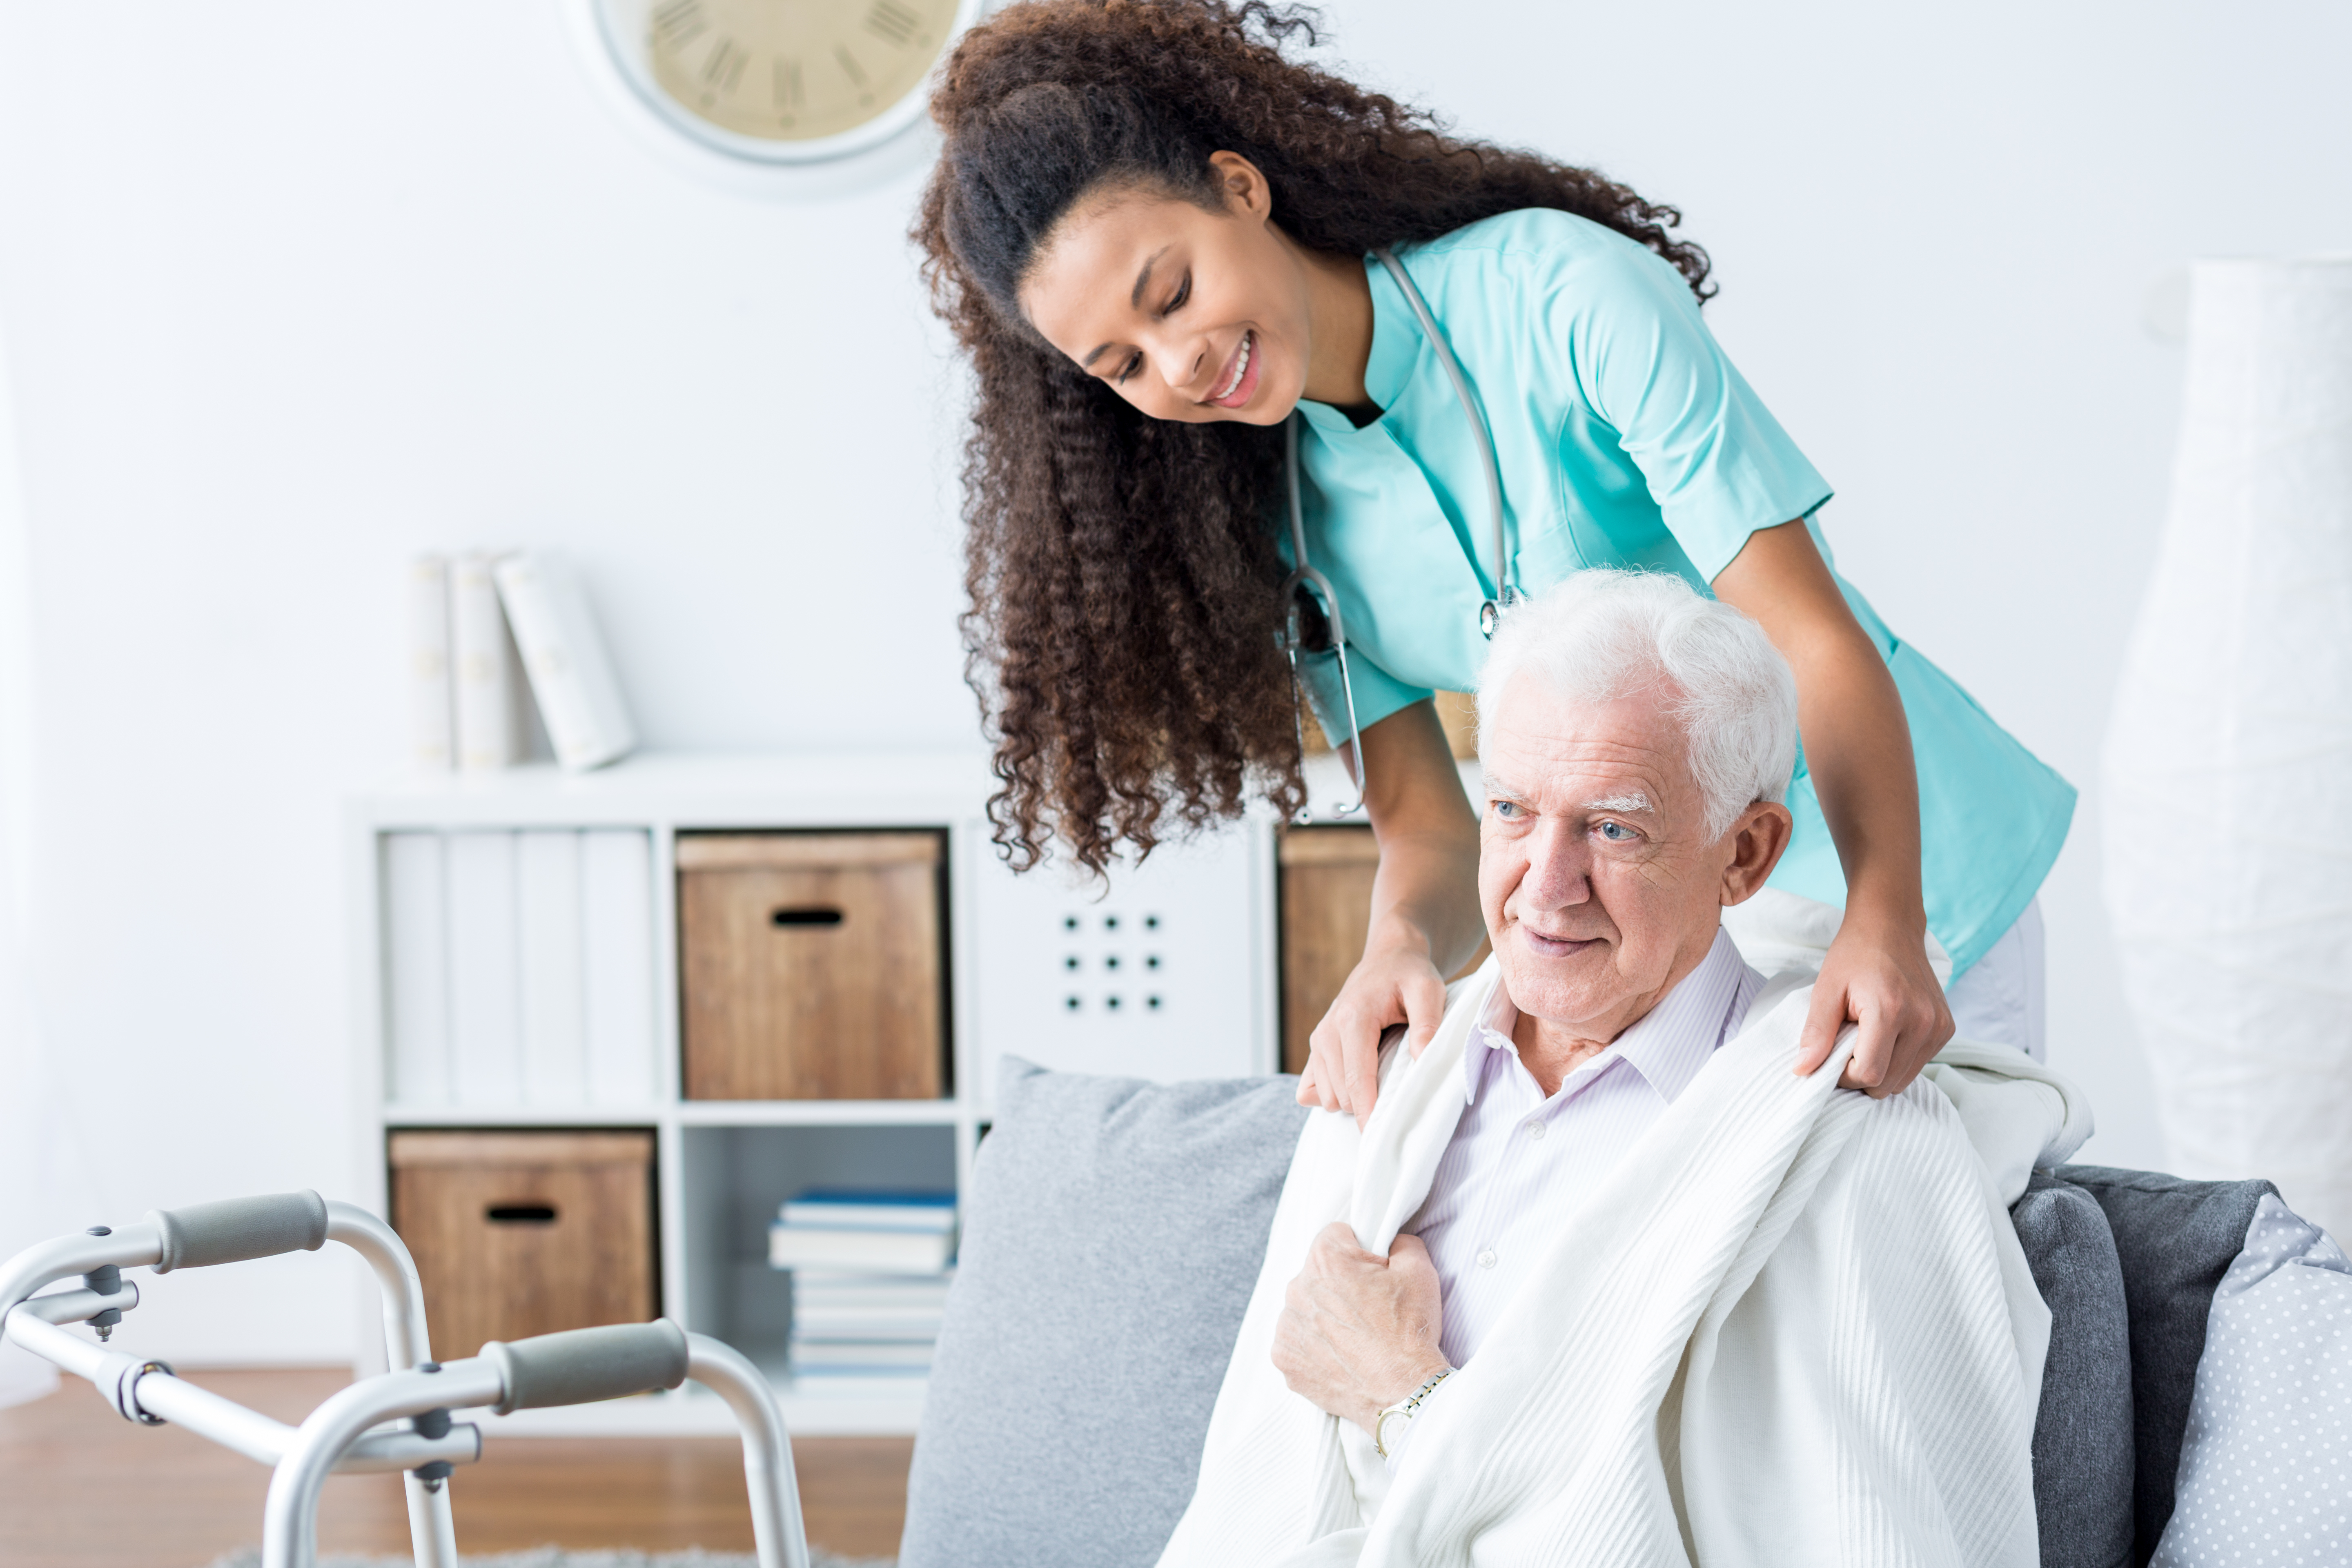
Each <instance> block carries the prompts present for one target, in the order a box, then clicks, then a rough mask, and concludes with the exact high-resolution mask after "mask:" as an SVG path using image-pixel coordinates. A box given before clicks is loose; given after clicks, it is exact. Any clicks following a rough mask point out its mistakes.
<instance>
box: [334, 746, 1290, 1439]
mask: <svg viewBox="0 0 2352 1568" xmlns="http://www.w3.org/2000/svg"><path fill="white" fill-rule="evenodd" d="M991 790H992V779H991V776H990V774H989V772H988V768H987V763H986V759H985V757H984V756H982V755H979V754H976V753H969V752H966V753H954V754H945V755H940V754H923V753H917V754H908V753H878V754H842V755H832V756H815V755H812V756H798V757H775V758H740V757H692V756H661V755H654V756H644V757H638V758H634V759H631V760H629V761H627V762H625V763H620V764H618V765H616V766H614V767H613V768H610V769H606V770H604V771H602V772H599V773H589V774H584V775H579V776H572V775H567V774H563V773H558V772H556V771H555V770H554V769H552V768H551V767H521V768H515V769H509V770H507V771H505V772H502V773H492V774H470V775H468V774H451V775H446V776H439V777H434V778H422V779H417V780H414V781H411V782H408V783H405V784H401V785H399V786H397V787H394V788H388V789H384V790H382V791H378V792H375V793H372V794H370V795H365V796H363V797H361V798H359V799H356V800H354V801H352V803H351V805H350V809H349V812H348V816H347V833H346V838H347V854H348V862H347V873H348V875H347V883H348V886H349V888H350V889H351V930H352V975H353V977H354V984H353V987H352V990H353V1020H352V1026H353V1035H354V1038H355V1041H356V1049H357V1051H358V1058H359V1063H360V1070H359V1072H358V1073H357V1074H356V1075H355V1078H356V1081H357V1082H358V1083H359V1085H360V1086H361V1088H360V1091H359V1092H360V1096H361V1105H360V1107H359V1114H358V1121H359V1127H358V1133H359V1136H360V1138H361V1140H362V1147H363V1148H366V1149H368V1150H369V1151H371V1153H370V1155H369V1157H368V1158H367V1159H366V1160H365V1161H364V1162H363V1164H364V1166H365V1168H366V1170H367V1171H368V1173H369V1181H370V1184H371V1191H370V1192H369V1193H368V1194H367V1196H368V1197H369V1198H370V1199H371V1200H372V1201H373V1205H374V1206H375V1207H376V1208H377V1209H378V1211H379V1212H382V1211H383V1208H384V1206H385V1204H386V1197H387V1194H386V1172H385V1165H384V1147H385V1143H384V1141H385V1138H386V1136H387V1134H388V1133H389V1132H390V1131H395V1130H399V1129H403V1128H489V1127H498V1128H534V1127H572V1128H580V1127H642V1128H650V1129H652V1130H653V1131H654V1133H655V1135H656V1194H657V1195H656V1218H657V1224H658V1226H659V1236H660V1258H659V1279H660V1299H661V1308H662V1310H663V1311H664V1312H665V1313H667V1315H669V1316H671V1317H673V1318H676V1319H677V1320H678V1321H682V1322H685V1323H686V1324H688V1326H690V1327H692V1328H695V1329H697V1330H699V1331H705V1332H711V1333H715V1334H718V1335H719V1336H720V1337H722V1338H726V1339H729V1340H730V1342H734V1343H736V1344H737V1345H738V1347H739V1348H740V1349H742V1350H743V1351H744V1352H746V1353H747V1354H750V1355H751V1356H752V1357H753V1358H754V1359H755V1360H759V1361H760V1362H761V1363H762V1364H763V1365H768V1366H771V1367H772V1368H773V1369H774V1372H773V1375H774V1376H775V1377H776V1379H777V1383H778V1389H779V1393H780V1394H781V1396H782V1402H783V1405H784V1412H785V1416H786V1419H787V1421H788V1422H789V1423H790V1424H791V1426H792V1428H793V1431H795V1432H796V1433H802V1434H810V1435H814V1434H821V1433H831V1434H855V1433H906V1432H911V1431H913V1430H914V1428H915V1425H916V1422H917V1419H918V1417H919V1415H920V1412H921V1391H920V1388H919V1386H918V1385H912V1384H909V1385H908V1386H904V1387H903V1388H901V1389H900V1391H899V1392H898V1393H897V1394H872V1395H866V1394H862V1393H861V1394H850V1393H830V1394H828V1393H825V1392H822V1391H821V1390H819V1389H818V1388H816V1387H814V1386H812V1387H809V1388H803V1387H801V1386H799V1385H798V1384H795V1382H794V1381H793V1379H791V1378H790V1377H789V1375H788V1374H787V1373H786V1371H785V1369H784V1366H783V1362H782V1353H783V1342H782V1334H783V1310H782V1300H783V1292H782V1276H778V1275H773V1274H772V1273H771V1272H769V1271H768V1270H767V1268H766V1264H765V1258H764V1226H765V1221H766V1218H767V1216H770V1215H772V1214H773V1213H774V1209H775V1206H776V1205H777V1204H778V1203H779V1202H781V1201H782V1199H784V1198H785V1197H788V1196H790V1195H791V1191H792V1190H793V1188H794V1187H795V1186H796V1185H799V1184H808V1183H809V1182H811V1181H812V1180H813V1179H823V1180H830V1181H832V1182H833V1183H835V1184H853V1183H856V1182H859V1181H861V1180H862V1181H866V1182H868V1183H871V1182H873V1181H874V1180H875V1175H874V1173H873V1170H872V1169H871V1167H875V1166H877V1163H878V1164H880V1165H887V1167H888V1168H889V1169H890V1170H891V1171H894V1172H903V1171H905V1170H907V1169H908V1168H909V1167H910V1166H912V1167H920V1168H926V1169H930V1170H935V1171H936V1172H937V1173H938V1177H939V1178H945V1177H947V1176H950V1175H951V1176H952V1179H953V1180H954V1182H955V1183H956V1184H957V1186H958V1188H959V1189H961V1188H962V1187H963V1186H964V1185H965V1184H966V1183H967V1182H968V1180H969V1177H970V1173H971V1158H972V1152H973V1151H974V1149H975V1148H976V1147H977V1146H978V1143H979V1141H980V1138H981V1135H982V1130H983V1128H984V1126H985V1123H986V1121H987V1119H988V1117H989V1115H990V1103H989V1101H990V1098H991V1096H990V1085H991V1081H992V1078H993V1076H994V1066H995V1063H996V1061H997V1059H998V1058H1001V1057H1002V1056H1004V1055H1006V1054H1013V1055H1019V1056H1023V1057H1025V1058H1030V1059H1032V1060H1034V1061H1038V1062H1040V1063H1042V1064H1043V1065H1045V1066H1049V1067H1055V1068H1068V1069H1076V1070H1083V1071H1092V1072H1108V1073H1125V1074H1131V1075H1134V1076H1140V1077H1150V1078H1155V1079H1184V1078H1206V1077H1227V1076H1234V1075H1236V1074H1244V1073H1251V1072H1270V1071H1273V1070H1274V1069H1275V1066H1276V1056H1277V1049H1278V1047H1277V1044H1276V1041H1277V1037H1278V1035H1277V1022H1276V960H1275V929H1274V927H1275V889H1276V883H1275V870H1274V852H1273V850H1274V847H1273V827H1272V824H1271V823H1270V822H1268V821H1265V820H1264V819H1262V818H1252V819H1251V820H1249V821H1247V822H1245V823H1244V824H1242V825H1240V826H1236V827H1235V828H1234V829H1233V830H1231V831H1230V832H1228V833H1226V834H1223V835H1221V836H1219V837H1216V838H1213V839H1211V840H1207V841H1203V842H1202V843H1200V844H1196V845H1190V846H1178V847H1170V848H1168V849H1166V850H1163V851H1161V852H1160V853H1157V854H1155V855H1154V856H1153V857H1152V858H1151V859H1150V862H1149V863H1148V864H1147V865H1146V866H1144V867H1142V868H1135V869H1129V870H1125V871H1123V872H1121V873H1120V874H1118V875H1115V876H1114V877H1113V879H1112V880H1111V882H1110V885H1109V887H1108V890H1105V889H1103V888H1101V887H1100V886H1095V887H1087V886H1085V885H1083V884H1076V885H1074V884H1073V883H1072V882H1070V881H1069V880H1068V879H1065V878H1064V877H1062V876H1060V875H1058V874H1057V873H1055V871H1053V870H1051V869H1047V870H1044V871H1039V872H1034V873H1031V874H1030V875H1028V876H1025V877H1019V878H1016V877H1014V876H1013V874H1012V873H1011V872H1009V871H1008V870H1006V869H1005V868H1004V867H1003V864H1002V863H1001V862H1000V861H999V860H998V859H997V858H996V854H995V850H994V847H993V846H992V844H991V843H990V842H989V837H988V829H987V825H986V823H985V820H984V818H983V815H982V813H983V808H984V803H985V801H986V799H987V797H988V795H989V794H990V793H991ZM903 828H918V829H930V830H936V831H940V832H942V833H944V834H945V835H946V838H947V846H948V849H947V862H946V866H947V875H946V881H947V904H946V925H947V944H948V966H949V967H948V976H949V978H948V984H949V1035H950V1050H951V1058H950V1070H951V1078H952V1084H953V1092H952V1094H951V1095H950V1097H948V1098H945V1099H940V1100H859V1101H845V1100H766V1101H736V1102H718V1101H709V1100H685V1099H683V1098H682V1097H681V1093H680V1081H679V1080H680V1074H679V1051H678V1016H679V1010H678V1002H677V996H678V991H677V976H678V954H677V906H676V894H677V877H676V871H675V850H676V844H677V836H678V835H679V834H681V833H692V832H698V831H731V832H757V831H763V830H775V831H789V830H796V829H797V830H808V829H818V830H822V829H903ZM614 829H625V830H631V831H635V832H642V833H643V834H645V835H646V845H647V847H648V850H649V853H650V857H651V872H652V876H651V884H650V895H649V896H650V905H651V908H650V912H649V931H650V942H651V954H650V963H651V969H650V973H651V986H650V990H651V1002H652V1017H651V1020H650V1024H649V1028H648V1029H647V1031H646V1036H645V1037H646V1040H647V1041H648V1042H649V1046H650V1049H651V1053H652V1060H651V1062H650V1064H648V1068H647V1071H646V1077H645V1081H646V1082H647V1083H649V1084H650V1085H651V1086H652V1093H651V1094H650V1095H649V1096H648V1097H646V1098H645V1099H643V1100H631V1101H624V1102H611V1101H590V1100H585V1099H583V1098H582V1097H581V1095H580V1093H579V1092H578V1090H577V1089H576V1088H575V1087H574V1085H572V1084H569V1083H568V1084H566V1085H565V1086H563V1090H562V1095H561V1096H559V1097H554V1098H551V1097H550V1096H549V1095H548V1094H547V1093H545V1092H542V1090H543V1089H545V1086H544V1085H540V1084H536V1083H534V1082H533V1081H532V1080H531V1079H530V1058H529V1056H528V1054H527V1053H526V1055H525V1058H524V1062H525V1065H524V1067H523V1068H522V1073H521V1080H520V1081H521V1089H522V1092H521V1093H520V1095H519V1096H517V1097H515V1098H514V1099H513V1100H511V1101H510V1102H509V1101H505V1100H500V1101H494V1102H482V1101H480V1100H475V1099H468V1098H467V1096H466V1094H465V1092H464V1089H463V1085H464V1083H465V1082H466V1080H467V1075H466V1074H465V1072H464V1071H463V1070H462V1068H463V1064H462V1063H460V1064H459V1067H460V1070H457V1071H455V1072H452V1073H451V1074H449V1075H448V1077H449V1079H450V1084H449V1087H448V1088H447V1089H446V1093H443V1094H437V1095H435V1096H431V1097H428V1098H425V1099H418V1098H415V1097H414V1096H409V1097H407V1098H404V1097H403V1096H404V1090H403V1089H402V1088H401V1087H400V1085H399V1083H398V1081H397V1078H396V1075H395V1074H394V1073H393V1071H392V1070H391V1063H392V1059H393V1056H394V1041H393V1039H392V1030H391V1027H390V1026H389V1009H390V1005H391V1001H392V993H393V985H392V984H391V983H390V981H389V980H388V978H387V972H388V968H389V967H390V965H391V963H392V962H393V949H394V938H395V936H396V933H395V932H394V931H392V930H390V922H389V921H387V918H386V910H387V896H386V863H387V855H388V848H387V847H388V845H389V844H391V843H392V842H393V841H394V836H398V835H407V834H421V835H434V834H443V835H464V834H483V833H503V832H513V833H530V832H532V831H545V830H581V831H593V830H614ZM501 940H503V939H501ZM522 944H523V939H520V938H519V939H516V942H515V944H514V945H515V946H517V947H518V948H520V946H521V945H522ZM489 945H491V946H493V947H495V946H496V945H497V944H496V943H495V942H493V943H490V944H489ZM1145 963H1148V964H1149V969H1148V970H1147V969H1145V968H1144V967H1143V965H1144V964H1145ZM1147 1003H1148V1005H1146V1004H1147ZM452 1048H453V1049H456V1048H457V1044H453V1047H452ZM492 1081H503V1080H492ZM370 1311H371V1314H372V1312H373V1308H372V1307H371V1309H370ZM439 1348H440V1349H442V1350H443V1351H445V1352H448V1353H452V1354H455V1353H461V1347H457V1346H442V1347H439ZM471 1349H472V1347H470V1346H468V1347H462V1352H470V1350H471ZM689 1388H690V1385H689ZM493 1424H494V1425H495V1426H499V1427H500V1428H502V1429H504V1430H507V1431H512V1432H522V1431H538V1432H550V1433H552V1432H562V1433H565V1434H575V1435H576V1434H589V1433H611V1434H623V1433H628V1434H652V1433H687V1432H713V1433H718V1432H726V1431H731V1430H732V1426H731V1422H730V1417H729V1415H727V1413H726V1411H725V1409H724V1407H723V1406H722V1405H719V1402H718V1401H717V1400H716V1399H715V1398H710V1397H708V1396H704V1395H700V1394H697V1393H693V1392H687V1393H682V1394H667V1395H660V1396H656V1397H652V1398H646V1399H635V1400H622V1401H618V1402H615V1403H613V1404H609V1405H590V1406H584V1407H580V1408H577V1409H571V1410H558V1411H537V1412H526V1413H522V1414H520V1415H514V1416H509V1417H506V1418H504V1419H503V1420H499V1421H494V1423H493Z"/></svg>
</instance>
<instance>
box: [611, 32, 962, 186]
mask: <svg viewBox="0 0 2352 1568" xmlns="http://www.w3.org/2000/svg"><path fill="white" fill-rule="evenodd" d="M575 3H576V4H577V5H579V6H580V8H581V9H580V11H579V12H578V13H577V14H578V15H579V16H581V20H582V22H583V25H584V26H585V28H586V29H587V30H589V31H590V32H591V33H592V34H593V38H592V39H591V40H589V41H590V42H591V43H592V44H593V49H594V51H595V52H597V53H599V54H601V56H602V57H603V58H604V60H605V61H606V62H608V63H609V66H610V68H611V69H612V72H613V74H614V76H615V77H616V78H617V79H618V84H619V85H620V86H622V87H624V88H625V89H626V91H627V94H628V95H629V97H630V98H631V99H633V100H635V105H636V107H637V109H638V110H639V111H640V112H641V113H642V114H644V115H645V116H647V117H649V118H650V119H651V120H652V121H654V123H655V124H656V126H657V127H658V128H660V129H661V130H663V131H664V132H667V134H668V136H669V137H670V138H671V139H672V140H673V141H676V142H684V143H686V144H688V146H690V147H692V148H694V149H697V150H698V151H700V152H702V153H708V154H715V155H717V156H718V157H719V159H722V160H726V161H730V162H732V163H735V164H736V165H737V166H739V167H742V166H747V165H748V166H750V167H752V168H758V167H761V166H766V167H772V168H809V167H811V166H814V165H829V164H840V163H845V162H862V163H873V162H874V159H873V158H872V156H871V154H874V153H877V151H878V150H880V149H883V148H885V147H886V146H887V145H889V144H891V143H894V142H898V140H899V139H901V138H902V137H907V133H908V132H909V131H911V130H913V128H914V127H915V126H916V125H917V124H918V123H919V122H920V121H922V120H923V118H924V113H923V110H924V96H925V89H926V88H927V87H928V85H929V80H930V75H931V71H932V68H934V67H935V66H937V65H938V64H939V62H940V58H942V57H943V56H944V55H945V54H946V53H947V51H948V49H949V47H950V46H951V45H952V44H953V43H954V42H955V39H956V37H957V35H958V34H960V33H961V32H962V31H963V29H964V28H965V27H966V26H970V25H971V22H972V21H973V20H974V19H975V18H976V17H977V16H979V15H980V13H981V12H982V10H984V9H985V8H986V0H575ZM909 140H912V139H911V138H909ZM890 162H892V163H896V162H898V160H895V159H894V160H890Z"/></svg>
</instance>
